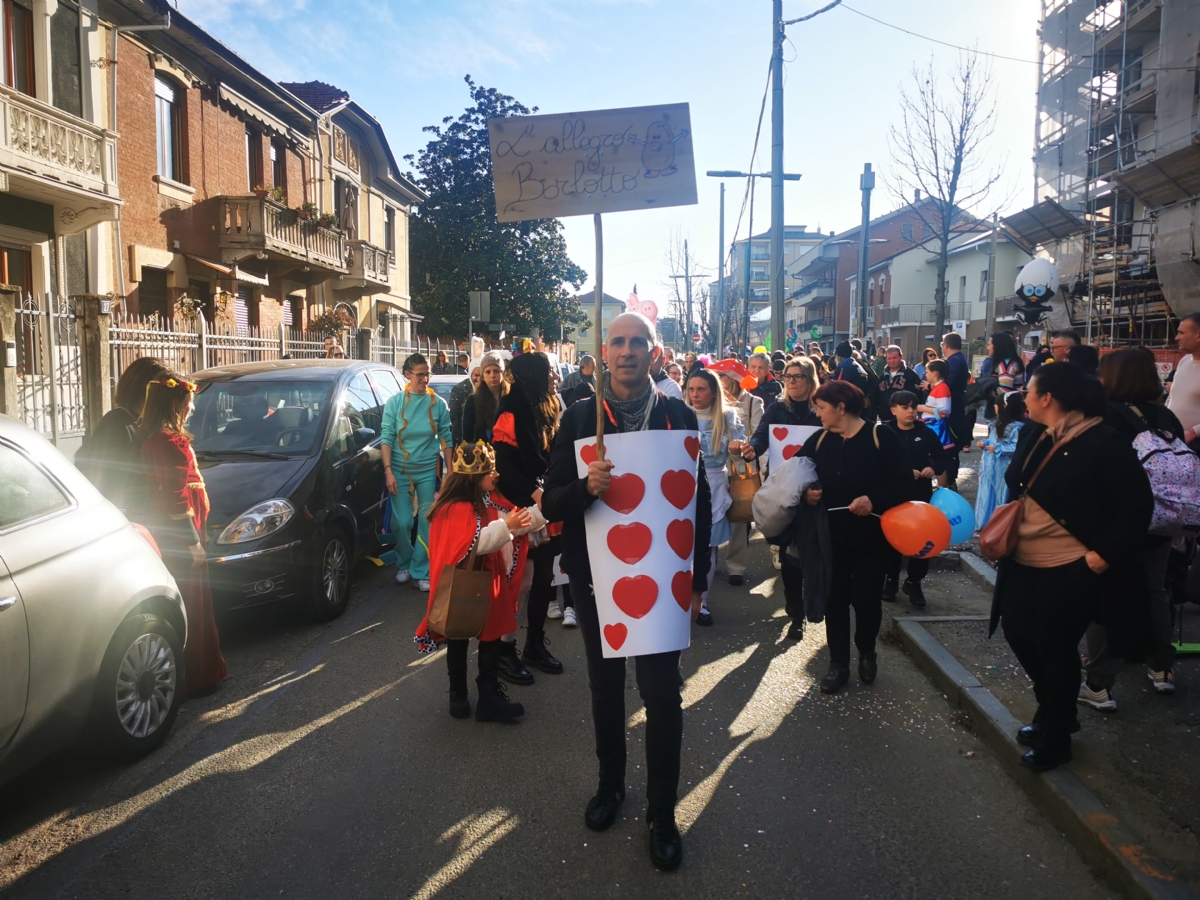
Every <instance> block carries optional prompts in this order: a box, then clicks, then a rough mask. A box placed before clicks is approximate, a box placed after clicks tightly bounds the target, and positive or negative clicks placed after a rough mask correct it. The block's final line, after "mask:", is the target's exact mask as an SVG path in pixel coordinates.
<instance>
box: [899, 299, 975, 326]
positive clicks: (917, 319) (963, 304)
mask: <svg viewBox="0 0 1200 900" xmlns="http://www.w3.org/2000/svg"><path fill="white" fill-rule="evenodd" d="M880 315H881V319H880V324H881V325H891V326H901V325H925V324H928V323H932V322H936V321H937V309H936V308H935V307H934V305H933V304H932V303H901V304H899V305H898V306H885V307H883V308H882V309H881V310H880ZM969 318H971V304H970V303H969V302H967V301H959V302H956V303H947V304H946V321H947V322H952V321H954V320H955V319H969Z"/></svg>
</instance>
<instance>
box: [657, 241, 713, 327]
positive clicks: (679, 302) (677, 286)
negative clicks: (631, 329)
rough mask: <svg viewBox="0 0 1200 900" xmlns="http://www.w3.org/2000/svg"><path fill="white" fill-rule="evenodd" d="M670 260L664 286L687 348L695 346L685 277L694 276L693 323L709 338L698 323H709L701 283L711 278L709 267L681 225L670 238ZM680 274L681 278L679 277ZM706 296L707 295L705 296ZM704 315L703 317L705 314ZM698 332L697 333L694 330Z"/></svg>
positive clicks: (668, 248)
mask: <svg viewBox="0 0 1200 900" xmlns="http://www.w3.org/2000/svg"><path fill="white" fill-rule="evenodd" d="M665 255H666V263H667V266H668V268H669V270H670V272H671V275H670V276H668V280H667V281H666V282H664V283H663V287H665V288H667V291H668V296H669V297H670V304H671V317H672V318H674V319H675V322H676V323H677V332H678V334H680V335H683V337H682V338H681V340H680V341H679V343H680V344H682V345H683V347H684V349H686V350H690V349H692V342H691V341H692V336H691V335H690V334H687V326H688V320H687V296H688V284H687V282H688V279H687V278H685V277H684V276H685V275H686V276H690V277H691V282H692V326H693V328H694V329H696V330H697V331H699V332H700V334H701V339H702V340H706V339H707V338H706V337H705V335H704V330H703V329H702V328H696V326H697V324H698V323H703V322H707V320H708V311H707V309H704V310H701V309H700V308H699V306H700V304H701V303H703V302H704V301H702V300H701V296H702V295H701V293H700V291H701V285H703V284H704V283H705V282H704V279H705V278H707V277H708V275H707V273H708V272H709V271H710V270H709V269H707V268H705V267H702V266H700V265H699V264H698V263H697V262H696V254H695V251H693V250H692V249H691V247H690V246H689V244H688V240H687V238H686V237H685V236H684V234H683V231H682V230H681V229H679V228H676V229H674V230H673V231H672V232H671V235H670V237H669V239H668V241H667V250H666V254H665ZM676 276H678V277H676ZM705 296H706V295H705ZM702 315H703V316H704V318H703V320H702V319H701V316H702ZM693 333H695V332H693Z"/></svg>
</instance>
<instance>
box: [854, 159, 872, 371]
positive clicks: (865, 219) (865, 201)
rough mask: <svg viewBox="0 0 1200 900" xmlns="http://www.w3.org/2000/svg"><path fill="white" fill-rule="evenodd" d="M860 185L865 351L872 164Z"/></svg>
mask: <svg viewBox="0 0 1200 900" xmlns="http://www.w3.org/2000/svg"><path fill="white" fill-rule="evenodd" d="M858 186H859V188H860V189H861V190H862V233H861V234H860V235H859V240H860V244H859V251H858V336H859V337H860V338H862V340H863V351H864V352H866V349H867V269H868V268H870V266H869V265H868V252H869V251H870V249H871V191H872V190H873V189H874V187H875V173H874V172H872V171H871V164H870V163H867V164H866V165H864V166H863V173H862V175H860V176H859V177H858Z"/></svg>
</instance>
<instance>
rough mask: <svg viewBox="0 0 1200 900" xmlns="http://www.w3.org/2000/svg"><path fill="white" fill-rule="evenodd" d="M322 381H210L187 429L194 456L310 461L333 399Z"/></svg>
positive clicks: (243, 379)
mask: <svg viewBox="0 0 1200 900" xmlns="http://www.w3.org/2000/svg"><path fill="white" fill-rule="evenodd" d="M332 393H333V390H332V385H330V384H329V383H328V382H321V381H253V380H248V379H245V378H239V379H237V380H236V381H212V382H209V383H208V384H206V385H203V386H202V387H201V388H200V393H198V394H197V395H196V411H195V412H193V413H192V417H191V418H190V419H189V420H188V428H189V429H190V430H191V432H192V433H193V434H194V435H195V436H196V438H195V441H194V442H193V446H194V447H195V448H196V450H197V451H202V450H208V451H211V452H216V453H220V452H221V451H223V450H265V451H269V452H271V453H285V454H287V455H288V456H308V455H309V454H310V453H312V452H313V451H314V450H315V449H316V448H317V447H319V446H320V444H319V441H318V431H319V427H320V422H321V417H322V416H323V415H324V413H325V407H326V406H327V405H328V403H329V399H330V396H331V395H332Z"/></svg>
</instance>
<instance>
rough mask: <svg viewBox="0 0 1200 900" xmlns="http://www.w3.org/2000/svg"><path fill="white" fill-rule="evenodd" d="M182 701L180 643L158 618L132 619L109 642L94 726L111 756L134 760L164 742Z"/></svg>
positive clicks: (147, 615) (139, 616) (142, 615)
mask: <svg viewBox="0 0 1200 900" xmlns="http://www.w3.org/2000/svg"><path fill="white" fill-rule="evenodd" d="M183 698H184V666H183V642H182V641H181V640H180V639H179V635H178V634H177V633H176V631H175V629H174V628H173V627H172V626H171V623H170V622H168V621H167V620H166V619H163V618H162V617H161V616H157V615H154V614H152V613H140V614H137V615H132V616H130V617H129V618H127V619H126V620H125V621H124V622H122V623H121V627H120V628H118V629H117V633H116V634H115V635H113V639H112V640H111V641H110V642H109V645H108V650H107V651H106V652H105V654H104V662H103V663H101V665H100V675H99V677H98V679H97V682H96V696H95V700H94V707H93V723H94V730H95V732H96V736H97V738H98V739H99V740H100V742H101V744H102V746H103V747H104V748H105V749H106V750H108V751H109V752H110V753H112V754H113V755H116V756H120V757H124V758H127V759H136V758H138V757H141V756H145V755H146V754H147V753H150V752H151V751H153V750H155V749H156V748H157V747H158V745H159V744H161V743H162V742H163V740H165V739H166V736H167V732H169V731H170V730H171V726H172V725H173V724H174V722H175V716H176V715H177V714H178V713H179V707H180V706H181V705H182V704H183Z"/></svg>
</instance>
